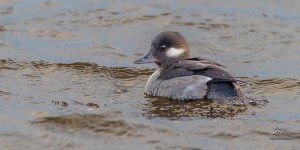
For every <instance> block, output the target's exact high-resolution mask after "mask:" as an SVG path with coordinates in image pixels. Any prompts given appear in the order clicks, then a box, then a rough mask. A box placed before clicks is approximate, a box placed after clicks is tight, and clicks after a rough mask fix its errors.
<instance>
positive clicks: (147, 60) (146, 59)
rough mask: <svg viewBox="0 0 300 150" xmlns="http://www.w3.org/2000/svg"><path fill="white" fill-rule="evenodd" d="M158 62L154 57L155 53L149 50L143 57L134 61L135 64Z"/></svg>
mask: <svg viewBox="0 0 300 150" xmlns="http://www.w3.org/2000/svg"><path fill="white" fill-rule="evenodd" d="M154 62H156V59H155V58H154V57H153V55H152V54H151V53H150V52H149V53H148V54H146V55H145V56H143V57H142V58H140V59H138V60H136V61H134V63H135V64H146V63H154Z"/></svg>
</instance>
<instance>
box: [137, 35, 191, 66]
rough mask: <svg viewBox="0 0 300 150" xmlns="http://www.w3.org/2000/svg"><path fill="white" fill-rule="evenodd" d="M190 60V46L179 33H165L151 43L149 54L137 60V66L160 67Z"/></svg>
mask: <svg viewBox="0 0 300 150" xmlns="http://www.w3.org/2000/svg"><path fill="white" fill-rule="evenodd" d="M187 58H190V55H189V45H188V43H187V41H186V40H185V38H184V37H183V36H182V35H181V34H180V33H178V32H174V31H165V32H161V33H160V34H158V35H157V36H156V37H155V38H154V39H153V41H152V43H151V48H150V50H149V52H148V53H147V54H146V55H145V56H144V57H142V58H140V59H138V60H136V61H135V62H134V63H135V64H144V63H156V64H157V65H158V66H160V67H164V66H167V65H168V64H170V63H172V62H175V61H178V60H183V59H187Z"/></svg>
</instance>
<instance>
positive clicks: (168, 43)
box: [134, 31, 244, 101]
mask: <svg viewBox="0 0 300 150" xmlns="http://www.w3.org/2000/svg"><path fill="white" fill-rule="evenodd" d="M134 63H135V64H145V63H155V64H156V65H157V69H156V71H155V72H154V73H153V74H152V75H151V76H150V77H149V78H148V80H147V83H146V86H145V94H146V95H147V96H152V97H164V98H169V99H173V100H202V99H208V100H215V101H243V97H244V94H243V93H242V91H241V90H240V80H238V79H237V78H236V77H235V76H234V75H233V74H232V73H230V71H228V69H227V68H226V67H225V66H224V65H222V64H220V63H217V62H215V61H212V60H209V59H205V58H201V57H191V55H190V48H189V44H188V42H187V40H186V39H185V37H184V36H183V35H182V34H180V33H179V32H176V31H164V32H161V33H159V34H158V35H156V36H155V37H154V39H153V41H152V43H151V48H150V50H149V51H148V53H147V54H146V55H144V56H143V57H141V58H139V59H137V60H136V61H134Z"/></svg>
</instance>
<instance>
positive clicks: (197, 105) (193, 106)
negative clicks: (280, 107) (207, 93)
mask: <svg viewBox="0 0 300 150" xmlns="http://www.w3.org/2000/svg"><path fill="white" fill-rule="evenodd" d="M147 98H148V99H149V103H148V104H146V107H145V109H146V114H147V116H148V117H150V118H152V117H167V118H170V119H177V118H183V117H200V118H233V117H235V116H236V115H238V114H240V113H242V112H244V111H246V110H247V107H246V106H245V105H240V106H237V105H229V104H224V103H218V102H213V101H211V100H193V101H176V100H170V99H167V98H151V97H147Z"/></svg>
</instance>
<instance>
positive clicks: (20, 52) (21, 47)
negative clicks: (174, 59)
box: [0, 0, 300, 150]
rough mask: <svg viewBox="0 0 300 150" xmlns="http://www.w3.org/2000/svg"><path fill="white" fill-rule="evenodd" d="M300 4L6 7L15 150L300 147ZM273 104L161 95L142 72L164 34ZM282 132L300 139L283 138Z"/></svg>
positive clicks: (7, 101) (8, 119) (4, 126)
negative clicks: (181, 38)
mask: <svg viewBox="0 0 300 150" xmlns="http://www.w3.org/2000/svg"><path fill="white" fill-rule="evenodd" d="M299 5H300V3H299V2H298V1H293V0H288V1H284V2H281V1H276V0H267V1H264V2H261V1H247V0H243V1H238V0H233V1H222V2H221V1H208V0H201V1H194V0H191V1H176V2H174V1H163V2H161V1H151V2H149V1H142V0H135V1H133V0H132V1H109V0H107V1H106V0H103V1H92V0H87V1H80V0H74V1H72V2H70V1H67V0H56V1H47V0H39V1H37V0H27V1H25V0H24V1H21V0H11V1H9V0H0V78H1V80H0V107H1V108H0V111H1V113H0V144H1V146H2V147H5V149H37V150H38V149H137V148H139V149H181V150H183V149H184V150H187V149H193V150H194V149H272V150H273V149H299V147H300V145H299V139H300V129H299V123H300V113H299V104H300V102H299V99H300V98H299V97H300V78H299V76H300V70H299V65H300V61H299V57H300V51H299V46H300V45H299V43H300V42H299V41H300V36H299V33H300V28H299V25H300V19H299V18H300V12H299V11H300V10H299V8H298V6H299ZM164 30H175V31H179V32H181V33H182V34H183V35H185V37H186V38H187V39H188V41H189V43H190V47H191V49H192V55H193V56H201V57H204V58H208V59H212V60H215V61H218V62H220V63H222V64H224V65H226V66H227V67H228V68H230V70H231V71H232V72H233V73H234V74H235V75H237V76H238V77H239V78H241V79H242V80H245V81H247V82H248V83H249V86H246V85H244V86H242V90H243V91H244V93H245V94H247V96H250V97H254V98H259V99H267V100H268V101H269V103H268V104H267V105H266V106H248V107H238V106H226V105H218V104H214V103H210V102H199V101H193V102H188V103H186V102H176V101H169V100H166V99H158V98H150V97H146V96H145V95H144V94H143V90H144V85H145V82H146V80H147V78H148V77H149V75H151V73H152V72H153V71H154V69H155V66H154V65H134V64H133V63H132V62H133V61H134V60H135V59H137V58H138V57H140V56H142V55H143V54H144V53H145V52H146V51H147V50H148V48H149V47H150V42H151V40H152V38H153V37H154V36H155V35H156V34H158V33H159V32H161V31H164ZM276 127H279V128H282V129H285V130H288V133H289V136H290V137H291V138H292V140H271V139H270V136H271V135H270V134H271V133H272V132H273V131H274V129H275V128H276Z"/></svg>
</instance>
